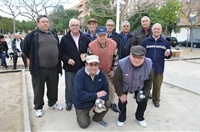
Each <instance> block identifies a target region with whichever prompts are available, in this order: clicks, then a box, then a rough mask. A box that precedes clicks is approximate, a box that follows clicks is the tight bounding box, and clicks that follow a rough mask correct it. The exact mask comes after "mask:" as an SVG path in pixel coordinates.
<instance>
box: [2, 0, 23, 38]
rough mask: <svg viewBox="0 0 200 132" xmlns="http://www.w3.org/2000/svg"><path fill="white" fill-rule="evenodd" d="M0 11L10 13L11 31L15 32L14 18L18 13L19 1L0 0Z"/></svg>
mask: <svg viewBox="0 0 200 132" xmlns="http://www.w3.org/2000/svg"><path fill="white" fill-rule="evenodd" d="M0 6H1V8H0V11H2V12H4V13H6V14H8V15H11V16H12V17H13V33H14V34H15V30H16V24H15V20H16V17H17V16H18V15H20V10H19V8H20V7H21V5H20V3H19V2H18V1H12V0H0Z"/></svg>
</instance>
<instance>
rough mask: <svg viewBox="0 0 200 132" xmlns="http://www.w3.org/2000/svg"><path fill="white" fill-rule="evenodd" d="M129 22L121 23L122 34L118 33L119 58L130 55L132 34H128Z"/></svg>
mask: <svg viewBox="0 0 200 132" xmlns="http://www.w3.org/2000/svg"><path fill="white" fill-rule="evenodd" d="M130 29H131V27H130V23H129V21H123V22H122V32H121V33H119V37H120V41H121V58H124V57H126V56H128V55H129V54H130V48H131V43H132V38H133V34H132V33H131V32H130Z"/></svg>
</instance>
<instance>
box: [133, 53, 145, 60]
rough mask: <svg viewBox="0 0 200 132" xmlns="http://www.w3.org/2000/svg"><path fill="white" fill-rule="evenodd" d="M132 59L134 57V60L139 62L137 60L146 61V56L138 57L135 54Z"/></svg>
mask: <svg viewBox="0 0 200 132" xmlns="http://www.w3.org/2000/svg"><path fill="white" fill-rule="evenodd" d="M132 57H133V59H134V60H137V59H138V60H143V59H144V56H136V55H133V54H132Z"/></svg>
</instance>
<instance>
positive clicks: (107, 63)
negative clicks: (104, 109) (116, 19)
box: [88, 26, 119, 112]
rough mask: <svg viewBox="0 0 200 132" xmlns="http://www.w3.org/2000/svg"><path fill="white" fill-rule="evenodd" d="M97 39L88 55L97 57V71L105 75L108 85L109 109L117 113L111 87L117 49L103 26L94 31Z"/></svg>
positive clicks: (116, 59) (89, 48) (113, 90)
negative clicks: (98, 61) (99, 70)
mask: <svg viewBox="0 0 200 132" xmlns="http://www.w3.org/2000/svg"><path fill="white" fill-rule="evenodd" d="M96 34H97V39H96V40H94V41H92V42H91V43H90V44H89V46H88V54H93V55H97V56H99V60H100V63H99V69H101V70H102V71H103V73H104V74H106V78H107V80H108V83H109V91H110V95H109V100H110V101H111V109H112V110H113V111H114V112H119V109H118V107H117V105H116V104H115V102H114V98H115V89H114V86H113V75H114V70H115V69H116V67H117V64H118V58H119V57H118V54H117V53H118V49H117V44H116V42H115V41H114V40H112V39H109V38H108V33H107V29H106V27H105V26H100V27H98V28H97V31H96Z"/></svg>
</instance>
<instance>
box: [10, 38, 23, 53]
mask: <svg viewBox="0 0 200 132" xmlns="http://www.w3.org/2000/svg"><path fill="white" fill-rule="evenodd" d="M20 40H21V42H20V47H21V50H22V48H23V46H22V44H23V40H22V38H20ZM12 50H13V52H20V50H19V49H17V47H16V39H13V41H12Z"/></svg>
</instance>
